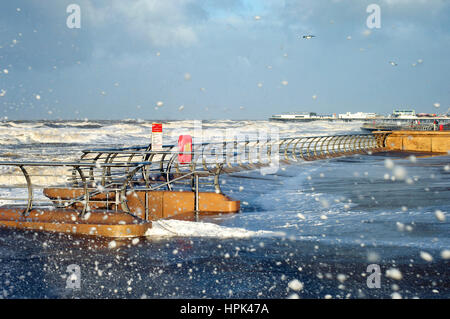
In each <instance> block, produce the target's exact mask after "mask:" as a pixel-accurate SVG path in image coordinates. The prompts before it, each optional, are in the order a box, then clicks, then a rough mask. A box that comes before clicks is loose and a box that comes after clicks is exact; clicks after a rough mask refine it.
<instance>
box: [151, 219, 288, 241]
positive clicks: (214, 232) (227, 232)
mask: <svg viewBox="0 0 450 319" xmlns="http://www.w3.org/2000/svg"><path fill="white" fill-rule="evenodd" d="M279 235H284V233H280V232H273V231H267V230H258V231H252V230H247V229H245V228H237V227H225V226H220V225H217V224H212V223H203V222H191V221H182V220H175V219H172V220H159V221H155V222H153V223H152V228H151V229H149V230H147V232H146V234H145V236H147V237H151V238H155V237H214V238H250V237H264V236H279Z"/></svg>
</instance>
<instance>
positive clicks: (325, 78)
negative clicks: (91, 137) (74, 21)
mask: <svg viewBox="0 0 450 319" xmlns="http://www.w3.org/2000/svg"><path fill="white" fill-rule="evenodd" d="M71 3H76V4H78V5H79V6H80V8H81V28H80V29H69V28H68V27H67V26H66V19H67V17H68V15H69V14H68V13H66V7H67V6H68V5H69V4H71ZM369 4H378V5H379V6H380V9H381V28H379V29H368V27H367V25H366V19H367V17H368V16H369V13H367V12H366V8H367V6H368V5H369ZM305 34H313V35H315V36H316V38H313V39H309V40H307V39H303V38H302V36H303V35H305ZM449 56H450V1H445V0H379V1H374V0H371V1H364V0H341V1H339V0H327V1H326V0H305V1H301V0H285V1H280V0H268V1H251V0H245V1H244V0H242V1H241V0H227V1H212V0H165V1H161V0H160V1H157V0H130V1H120V0H110V1H106V0H98V1H94V0H71V1H64V0H54V1H51V0H47V1H31V0H28V1H8V2H3V3H2V5H1V10H0V70H1V73H0V106H1V109H0V117H5V116H7V117H8V118H9V119H84V118H89V119H129V118H139V119H149V120H156V119H266V118H268V117H270V116H271V115H272V114H276V113H282V112H292V111H315V112H318V113H323V114H331V113H343V112H347V111H351V112H355V111H366V112H377V113H380V114H387V113H390V112H392V110H393V109H397V108H405V109H409V108H412V109H415V110H416V111H417V112H432V113H446V112H447V110H448V108H449V107H450V80H449V75H450V59H449ZM391 61H392V62H395V64H396V65H395V66H394V65H392V64H390V63H389V62H391ZM5 70H7V71H6V72H7V73H6V72H5ZM158 102H162V104H161V103H159V104H158ZM436 103H438V104H436ZM158 105H159V106H158ZM435 105H439V107H436V106H435Z"/></svg>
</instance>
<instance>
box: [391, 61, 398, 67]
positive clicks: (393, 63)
mask: <svg viewBox="0 0 450 319" xmlns="http://www.w3.org/2000/svg"><path fill="white" fill-rule="evenodd" d="M389 64H390V65H392V66H397V63H395V62H393V61H389Z"/></svg>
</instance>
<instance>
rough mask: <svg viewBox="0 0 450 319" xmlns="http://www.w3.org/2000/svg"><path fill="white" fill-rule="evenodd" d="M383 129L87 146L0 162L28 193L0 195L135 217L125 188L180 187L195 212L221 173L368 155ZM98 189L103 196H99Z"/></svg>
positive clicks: (33, 204)
mask: <svg viewBox="0 0 450 319" xmlns="http://www.w3.org/2000/svg"><path fill="white" fill-rule="evenodd" d="M388 134H389V133H377V134H350V135H336V136H312V137H294V138H283V139H279V140H266V141H258V140H252V141H251V140H245V141H237V140H232V141H224V142H221V143H202V144H194V145H193V148H192V151H191V152H179V151H178V148H177V146H175V145H166V146H164V147H163V150H162V151H152V150H151V145H149V146H146V147H133V148H118V149H90V150H84V151H83V155H82V156H81V158H80V159H79V160H78V161H76V162H0V168H1V169H2V170H5V168H6V169H8V167H9V169H11V168H12V169H13V170H12V171H9V173H10V174H9V175H8V174H3V175H2V176H3V177H5V176H11V177H17V176H22V178H23V179H22V183H18V184H17V183H16V185H9V186H1V188H7V189H8V191H9V193H12V194H20V191H18V189H20V188H22V189H24V190H26V191H25V192H26V193H27V195H26V197H23V198H20V197H16V198H14V197H0V201H4V202H8V203H10V204H11V205H17V202H20V201H22V202H23V201H25V202H26V204H25V205H23V204H22V206H21V207H24V208H23V215H25V216H26V215H28V214H29V213H30V211H31V210H32V209H35V208H36V209H43V210H48V209H51V207H55V206H56V207H57V208H67V207H72V208H73V207H77V208H78V210H79V215H80V217H83V216H84V215H85V214H86V213H87V212H88V211H90V210H91V206H92V207H95V205H96V204H98V203H101V204H102V205H104V207H106V209H113V210H120V211H122V212H127V213H129V214H131V215H133V216H135V215H134V214H133V212H132V211H130V209H129V207H128V204H127V196H128V195H129V193H130V192H131V193H132V192H136V191H145V194H146V196H147V192H150V191H155V190H162V189H167V190H174V188H175V187H177V188H181V189H183V188H184V189H187V190H190V191H193V192H194V193H195V210H196V211H198V207H199V206H198V205H199V202H198V194H199V189H200V187H202V188H204V187H209V186H212V187H213V189H214V191H215V192H216V193H222V191H221V189H220V183H219V178H220V175H221V174H226V173H232V172H237V171H243V170H255V169H258V168H262V167H266V166H270V165H274V164H277V163H286V164H289V163H295V162H299V161H301V160H304V161H311V160H316V159H324V158H331V157H337V156H343V155H351V154H357V153H369V154H370V153H371V152H377V151H381V150H383V149H384V144H385V139H386V136H387V135H388ZM179 154H191V155H192V161H191V162H190V163H187V164H181V163H179V162H178V155H179ZM43 169H46V170H49V172H46V174H47V175H45V174H43V172H42V170H43ZM52 169H54V170H55V172H53V171H52ZM31 171H34V172H31ZM35 173H36V174H35ZM43 176H49V177H55V176H56V177H58V180H57V181H54V182H53V183H49V182H48V181H43V182H42V183H39V182H36V181H35V180H36V179H37V178H42V177H43ZM23 181H24V182H25V183H23ZM41 184H44V185H41ZM52 184H54V185H52ZM47 187H50V188H51V189H60V190H70V191H71V192H72V193H71V194H72V196H69V197H70V198H65V197H57V198H50V199H49V198H45V197H44V196H42V195H41V194H43V193H44V190H45V188H47ZM37 194H38V195H39V196H40V197H39V196H37ZM100 194H101V195H102V196H103V197H102V199H101V200H97V198H99V196H98V195H100ZM145 207H146V212H145V219H149V217H150V215H151V212H149V211H148V210H147V206H145ZM135 217H136V216H135Z"/></svg>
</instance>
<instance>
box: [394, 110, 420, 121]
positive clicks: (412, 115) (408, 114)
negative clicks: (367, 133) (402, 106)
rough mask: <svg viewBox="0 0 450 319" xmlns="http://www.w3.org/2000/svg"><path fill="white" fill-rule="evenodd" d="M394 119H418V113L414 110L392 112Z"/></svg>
mask: <svg viewBox="0 0 450 319" xmlns="http://www.w3.org/2000/svg"><path fill="white" fill-rule="evenodd" d="M392 117H397V118H403V119H405V118H416V111H414V110H394V111H393V112H392Z"/></svg>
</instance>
